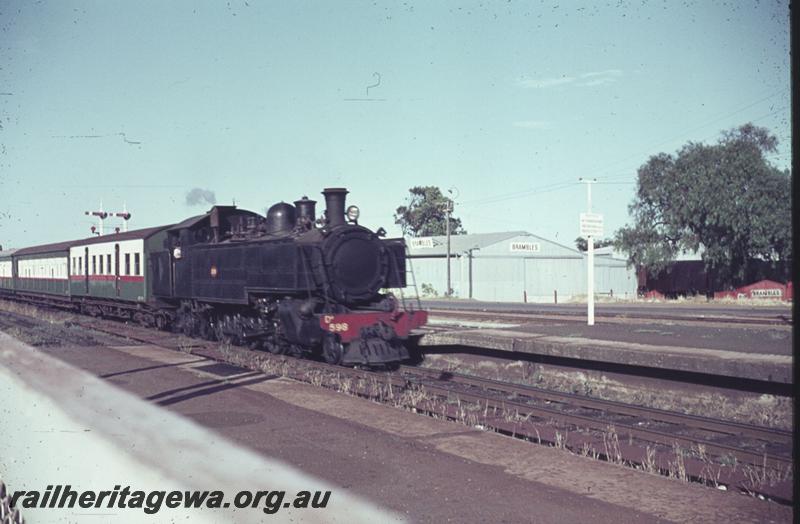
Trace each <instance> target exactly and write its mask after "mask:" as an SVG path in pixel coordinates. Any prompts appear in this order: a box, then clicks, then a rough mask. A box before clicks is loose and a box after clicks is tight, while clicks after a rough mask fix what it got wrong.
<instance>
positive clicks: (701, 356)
mask: <svg viewBox="0 0 800 524" xmlns="http://www.w3.org/2000/svg"><path fill="white" fill-rule="evenodd" d="M520 318H521V317H514V318H508V317H503V315H502V314H498V313H495V314H493V313H492V312H482V313H480V314H478V313H468V312H464V311H447V312H444V311H437V310H434V311H432V314H431V318H430V323H429V325H428V326H426V332H425V334H424V335H423V336H422V338H421V339H420V346H422V349H423V351H425V350H428V351H431V350H434V349H435V348H437V347H443V346H448V347H450V346H462V347H468V348H486V349H491V350H496V351H505V352H518V353H527V354H531V355H541V356H544V357H556V358H568V359H578V360H582V361H596V362H601V363H608V364H619V365H624V366H641V367H646V368H655V369H662V370H665V371H666V370H669V371H678V372H688V373H701V374H707V375H715V376H720V377H728V378H734V379H748V380H755V381H762V382H771V383H775V384H783V385H789V384H792V380H793V379H792V376H793V370H792V328H791V326H790V325H758V324H736V323H721V322H709V323H707V324H698V323H689V322H681V321H674V320H654V319H628V320H625V319H622V320H619V319H616V320H614V321H613V322H612V321H607V320H605V321H604V320H602V319H598V320H597V321H596V323H595V325H594V326H587V325H586V319H585V317H584V318H583V319H580V318H577V317H572V318H566V317H565V318H549V319H531V320H520Z"/></svg>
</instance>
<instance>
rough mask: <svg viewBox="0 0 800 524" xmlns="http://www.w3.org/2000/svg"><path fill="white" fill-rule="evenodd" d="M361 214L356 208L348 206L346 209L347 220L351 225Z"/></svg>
mask: <svg viewBox="0 0 800 524" xmlns="http://www.w3.org/2000/svg"><path fill="white" fill-rule="evenodd" d="M360 214H361V212H360V211H359V210H358V206H350V207H348V208H347V220H348V221H350V222H353V223H356V222H357V221H358V216H359V215H360Z"/></svg>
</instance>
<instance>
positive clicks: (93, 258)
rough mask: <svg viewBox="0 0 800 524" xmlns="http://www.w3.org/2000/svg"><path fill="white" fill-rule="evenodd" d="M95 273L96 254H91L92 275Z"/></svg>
mask: <svg viewBox="0 0 800 524" xmlns="http://www.w3.org/2000/svg"><path fill="white" fill-rule="evenodd" d="M96 274H97V255H92V275H96Z"/></svg>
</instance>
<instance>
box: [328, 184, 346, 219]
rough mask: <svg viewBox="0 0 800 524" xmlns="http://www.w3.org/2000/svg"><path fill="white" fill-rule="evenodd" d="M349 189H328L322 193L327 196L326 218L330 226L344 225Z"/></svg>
mask: <svg viewBox="0 0 800 524" xmlns="http://www.w3.org/2000/svg"><path fill="white" fill-rule="evenodd" d="M347 193H348V191H347V189H345V188H343V187H328V188H325V190H324V191H323V192H322V194H323V195H325V216H326V217H327V219H328V225H329V226H341V225H343V224H344V199H345V195H347Z"/></svg>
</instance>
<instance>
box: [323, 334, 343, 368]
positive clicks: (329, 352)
mask: <svg viewBox="0 0 800 524" xmlns="http://www.w3.org/2000/svg"><path fill="white" fill-rule="evenodd" d="M343 355H344V346H343V345H342V343H341V342H339V341H338V340H337V339H336V336H334V335H328V336H326V337H325V339H324V340H323V341H322V358H324V359H325V362H327V363H328V364H339V363H340V362H341V361H342V356H343Z"/></svg>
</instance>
